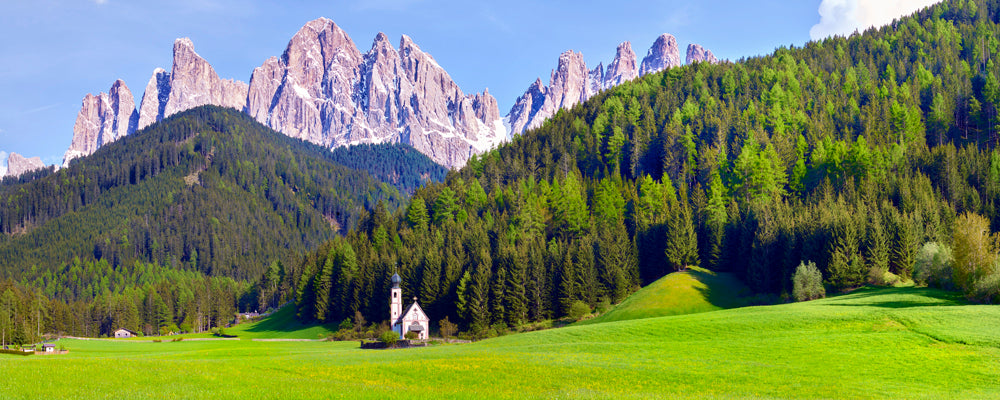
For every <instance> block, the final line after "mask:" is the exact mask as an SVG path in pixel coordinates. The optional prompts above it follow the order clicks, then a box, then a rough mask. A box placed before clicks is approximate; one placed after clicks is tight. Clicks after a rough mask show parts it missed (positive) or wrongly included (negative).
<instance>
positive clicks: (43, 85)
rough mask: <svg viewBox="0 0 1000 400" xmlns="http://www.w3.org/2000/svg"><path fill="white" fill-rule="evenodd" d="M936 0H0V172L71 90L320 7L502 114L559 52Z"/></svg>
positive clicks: (789, 24) (267, 35)
mask: <svg viewBox="0 0 1000 400" xmlns="http://www.w3.org/2000/svg"><path fill="white" fill-rule="evenodd" d="M936 1H937V0H757V1H745V0H700V1H697V0H655V1H632V0H618V1H612V2H609V1H591V0H555V1H533V0H504V1H475V0H344V1H341V0H316V1H313V0H284V1H280V0H273V1H262V0H169V1H161V0H142V1H138V0H131V1H126V0H31V1H23V0H0V38H2V39H0V172H2V169H3V168H4V165H5V163H6V159H7V154H8V152H17V153H19V154H22V155H24V156H27V157H35V156H37V157H41V158H42V160H43V161H44V162H45V163H46V164H60V163H61V162H62V155H63V152H65V151H66V149H67V148H68V147H69V144H70V142H71V140H72V136H73V124H74V122H75V121H76V116H77V113H78V112H79V110H80V105H81V101H82V99H83V97H84V96H85V95H86V94H88V93H93V94H97V93H99V92H107V91H108V89H109V88H110V87H111V84H112V83H113V82H114V81H115V80H116V79H122V80H124V81H125V83H126V84H127V85H128V87H129V89H131V91H132V93H133V95H134V96H135V97H136V105H137V106H138V105H139V104H138V103H139V102H140V100H141V99H142V92H143V90H145V86H146V83H147V82H148V81H149V78H150V75H151V74H152V71H153V69H155V68H157V67H160V68H164V69H167V70H170V68H171V59H172V53H171V51H172V48H173V41H174V39H175V38H179V37H189V38H191V39H192V41H193V42H194V45H195V50H196V51H197V52H198V53H199V54H200V55H201V56H202V57H204V58H205V59H206V60H208V62H209V63H210V64H212V66H213V67H214V68H215V70H216V72H218V74H219V76H220V77H222V78H231V79H236V80H241V81H244V82H249V80H250V73H251V72H252V71H253V69H254V68H255V67H257V66H260V65H261V64H262V63H263V62H264V60H266V59H267V58H268V57H271V56H280V55H281V53H282V52H283V51H284V49H285V47H286V46H287V44H288V40H289V39H291V37H292V35H294V34H295V32H296V31H298V30H299V28H301V27H302V26H303V25H304V24H305V23H306V22H308V21H311V20H313V19H316V18H319V17H327V18H330V19H332V20H333V21H334V22H336V23H337V25H339V26H340V27H341V28H342V29H344V30H345V31H346V32H347V34H348V35H350V36H351V38H352V39H353V40H354V42H355V44H356V45H357V46H358V47H359V49H360V50H361V51H362V52H366V51H367V50H368V49H369V48H370V47H371V44H372V40H373V39H374V38H375V35H376V34H377V33H378V32H384V33H386V34H387V35H389V38H390V39H391V40H392V41H393V43H397V44H398V41H399V38H400V36H401V35H403V34H406V35H409V36H410V37H411V38H413V40H414V42H415V43H416V44H417V45H418V46H420V48H421V49H422V50H424V51H425V52H427V53H430V54H431V55H432V56H433V57H434V58H435V59H436V60H437V62H438V63H439V64H440V65H441V66H442V67H444V68H445V70H447V71H448V73H449V74H450V75H451V77H452V79H454V80H455V82H456V83H458V85H459V86H460V87H461V88H462V90H463V91H464V92H465V93H473V92H480V91H482V90H484V89H486V88H489V91H490V93H491V94H493V96H495V97H496V98H497V101H498V103H499V105H500V114H501V115H505V114H506V113H507V112H508V111H509V109H510V107H511V105H512V104H513V102H514V100H515V99H516V98H517V97H518V96H520V95H521V94H522V93H523V92H524V90H525V89H527V87H528V85H530V84H531V83H532V82H534V80H535V79H536V78H538V77H541V78H542V80H543V82H545V83H548V78H549V74H550V71H551V70H552V69H553V68H555V67H556V63H557V61H558V57H559V54H560V53H562V52H563V51H566V50H569V49H573V50H575V51H578V52H582V53H583V55H584V59H585V61H586V63H587V65H588V66H589V67H591V68H592V67H593V66H595V65H597V63H598V62H604V64H605V65H607V64H608V62H610V61H611V60H612V59H613V58H614V55H615V49H616V47H617V45H618V44H619V43H621V42H623V41H630V42H631V43H632V48H633V50H634V51H635V52H636V54H637V56H638V57H639V59H640V60H641V59H642V57H644V56H645V54H646V51H647V50H648V49H649V47H650V46H651V45H652V44H653V41H654V40H655V39H656V37H657V36H659V35H660V34H661V33H670V34H673V35H674V36H675V37H677V40H678V42H679V45H680V47H681V56H682V57H683V56H684V51H685V48H686V46H687V44H689V43H698V44H701V45H702V46H704V47H706V48H708V49H710V50H711V51H712V52H714V53H715V54H716V56H717V57H719V58H720V59H729V60H734V61H735V60H738V59H740V58H742V57H751V56H756V55H765V54H769V53H771V52H773V51H774V49H775V48H777V47H779V46H789V45H794V46H802V45H803V44H805V43H806V42H808V41H809V40H812V39H821V38H823V37H827V36H830V35H834V34H840V35H847V34H850V33H851V32H853V31H854V30H855V29H861V30H864V29H865V28H866V27H868V26H873V25H882V24H885V23H888V22H891V21H892V19H893V18H896V17H899V16H901V15H904V14H909V13H911V12H913V11H914V10H917V9H919V8H921V7H924V6H926V5H929V4H932V3H934V2H936Z"/></svg>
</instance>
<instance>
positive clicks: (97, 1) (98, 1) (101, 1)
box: [94, 0, 108, 6]
mask: <svg viewBox="0 0 1000 400" xmlns="http://www.w3.org/2000/svg"><path fill="white" fill-rule="evenodd" d="M94 4H97V5H99V6H100V5H104V4H108V0H94Z"/></svg>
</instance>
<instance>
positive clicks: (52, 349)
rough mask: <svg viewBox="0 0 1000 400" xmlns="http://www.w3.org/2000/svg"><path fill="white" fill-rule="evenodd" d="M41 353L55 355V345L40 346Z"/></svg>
mask: <svg viewBox="0 0 1000 400" xmlns="http://www.w3.org/2000/svg"><path fill="white" fill-rule="evenodd" d="M42 351H43V352H45V353H55V351H56V345H54V344H52V343H45V344H43V345H42Z"/></svg>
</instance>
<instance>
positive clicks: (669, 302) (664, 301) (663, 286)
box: [577, 267, 750, 325]
mask: <svg viewBox="0 0 1000 400" xmlns="http://www.w3.org/2000/svg"><path fill="white" fill-rule="evenodd" d="M749 294H750V289H749V288H747V287H746V285H745V284H743V282H741V281H740V280H739V279H737V278H736V277H735V276H733V275H732V274H729V273H725V272H712V271H709V270H706V269H702V268H698V267H694V268H692V269H690V270H687V271H681V272H674V273H671V274H668V275H667V276H664V277H663V278H660V279H659V280H657V281H656V282H653V283H651V284H649V285H647V286H646V287H644V288H642V289H639V291H637V292H635V293H633V294H632V295H631V296H629V297H628V298H627V299H625V301H623V302H621V303H620V304H618V305H616V306H614V307H613V308H612V309H610V310H608V312H606V313H604V314H601V315H600V316H598V317H596V318H592V319H588V320H584V321H580V322H578V323H577V325H587V324H599V323H602V322H613V321H625V320H630V319H642V318H654V317H663V316H668V315H680V314H694V313H700V312H707V311H715V310H721V309H726V308H734V307H741V306H744V305H746V303H747V299H746V298H745V297H746V296H748V295H749Z"/></svg>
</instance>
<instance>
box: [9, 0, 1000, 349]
mask: <svg viewBox="0 0 1000 400" xmlns="http://www.w3.org/2000/svg"><path fill="white" fill-rule="evenodd" d="M998 54H1000V0H981V1H971V0H949V1H945V2H944V3H942V4H938V5H936V6H933V7H930V8H928V9H926V10H924V11H921V12H919V13H917V14H916V15H915V16H913V17H907V18H904V19H902V20H899V21H896V22H894V23H893V24H891V25H890V26H887V27H884V28H881V29H871V30H868V31H866V32H863V33H859V34H855V35H851V36H850V37H846V38H845V37H833V38H829V39H825V40H821V41H816V42H810V43H808V44H806V45H805V46H804V47H787V48H780V49H778V50H776V51H775V52H774V53H773V54H771V55H768V56H763V57H754V58H748V59H742V60H738V61H736V62H722V63H719V64H708V63H698V64H694V65H689V66H685V67H680V68H673V69H670V70H667V71H664V72H661V73H657V74H651V75H646V76H644V77H642V78H640V79H637V80H635V81H632V82H630V83H626V84H623V85H620V86H617V87H615V88H613V89H610V90H607V91H605V92H602V93H601V94H599V95H597V96H595V97H594V98H592V99H591V100H589V101H587V102H585V103H583V104H581V105H578V106H576V107H575V108H573V109H571V110H564V111H560V112H559V113H557V114H556V116H555V117H553V118H552V119H551V120H550V121H548V122H547V123H545V124H544V125H543V126H541V127H540V128H538V129H534V130H532V131H529V132H526V133H525V134H523V135H520V136H517V137H515V138H513V139H512V141H511V142H510V143H508V144H505V145H504V146H502V147H500V148H498V149H495V150H493V151H490V152H488V153H486V154H483V155H481V156H479V157H474V158H473V159H471V160H470V161H469V162H468V164H467V165H466V167H464V168H462V169H461V170H458V171H452V172H449V173H448V174H447V177H446V178H445V179H444V182H440V183H434V182H431V183H428V184H425V185H423V186H421V187H419V188H418V189H416V191H415V192H414V193H413V195H412V197H411V198H409V199H408V200H405V199H404V197H405V196H404V195H401V194H400V192H399V191H398V190H397V189H395V188H393V187H392V186H390V184H382V183H378V182H377V181H376V180H375V179H373V178H371V176H375V177H377V178H378V179H382V180H385V181H387V182H391V183H392V184H396V185H399V186H400V187H402V188H404V189H406V188H410V187H413V186H415V185H416V184H417V183H418V182H420V183H422V182H425V181H427V180H431V181H433V180H435V176H436V175H435V173H436V172H435V169H434V168H431V167H427V166H426V164H419V165H422V166H421V167H417V168H413V169H407V168H405V165H406V163H403V164H402V165H404V167H400V166H397V165H381V164H384V163H381V162H379V163H377V164H380V165H376V166H374V167H373V164H367V165H366V164H365V163H364V162H362V163H361V164H357V163H356V162H357V161H356V160H372V159H378V158H376V157H373V156H368V155H365V154H366V153H365V152H368V151H372V150H371V149H372V148H374V149H376V151H378V146H373V147H371V148H360V149H350V150H340V151H335V152H333V154H332V155H331V154H330V152H329V151H327V150H325V149H322V148H318V147H312V146H311V145H307V144H304V143H301V142H299V141H297V140H294V139H288V138H283V137H280V136H277V135H264V133H263V130H264V128H262V127H259V126H258V125H253V124H252V123H251V122H252V121H250V120H249V118H248V117H245V116H241V115H237V114H235V113H234V114H229V113H226V112H223V111H221V110H219V109H216V108H201V109H196V110H193V111H191V112H188V113H183V114H181V117H180V118H176V119H174V120H172V121H171V122H169V123H163V124H159V125H156V126H154V127H152V128H150V130H148V131H147V132H145V133H140V134H137V135H135V136H134V137H127V138H125V139H123V140H122V143H121V144H119V143H116V144H115V145H111V146H107V147H106V148H102V149H101V150H99V151H98V152H97V153H95V154H94V155H93V156H91V157H88V158H87V159H85V160H82V161H80V162H78V163H75V164H74V165H73V166H71V167H70V168H69V169H68V170H61V171H58V172H54V173H53V172H41V173H37V174H32V175H31V176H29V177H26V178H21V179H20V180H19V181H17V182H14V181H13V180H8V181H5V182H4V184H3V186H0V194H2V196H3V197H2V200H0V201H2V204H3V205H2V207H3V210H2V213H0V231H2V233H3V235H2V237H3V239H2V240H0V259H4V260H12V261H10V262H9V265H5V266H4V269H3V271H2V274H3V275H0V276H2V277H3V278H6V279H7V282H6V283H0V294H2V295H3V297H0V306H3V305H4V304H8V303H6V301H7V300H6V299H7V298H8V295H7V293H10V295H9V298H10V299H11V300H10V303H9V304H13V305H12V307H14V308H15V309H16V310H18V314H17V315H19V316H20V317H19V318H21V319H22V321H21V322H20V323H19V325H18V326H19V327H20V329H21V331H22V335H26V336H30V335H32V334H33V333H32V332H35V333H37V332H42V331H65V332H81V333H84V334H96V333H107V330H106V327H109V326H117V325H121V324H122V323H123V322H122V321H128V322H127V323H128V324H131V325H129V326H136V325H142V326H140V327H139V328H142V329H145V327H148V328H149V331H156V330H158V329H162V328H172V326H170V324H189V325H191V324H197V325H198V326H197V327H195V329H204V328H205V327H206V326H214V325H215V324H218V323H221V321H223V319H221V318H226V313H230V315H231V312H233V311H234V310H235V309H237V308H239V309H264V308H268V307H273V306H276V305H279V304H282V303H284V302H286V301H289V300H294V304H295V306H296V308H297V315H298V317H299V319H300V320H301V321H303V322H336V321H341V320H343V319H345V318H354V317H355V316H356V315H357V314H358V313H360V315H361V316H363V317H364V318H365V319H366V320H368V321H382V320H384V319H385V313H386V310H387V309H388V298H387V296H386V293H388V288H389V285H390V283H389V277H390V276H391V275H392V273H393V272H395V271H398V272H399V274H400V275H401V276H402V277H403V283H402V286H403V292H404V293H405V295H406V297H410V296H417V297H418V298H419V299H420V302H421V304H422V305H423V306H424V309H425V310H427V313H428V314H429V315H430V316H431V317H432V318H433V319H434V320H435V321H437V320H440V319H443V318H445V317H447V318H449V319H450V321H454V322H457V323H458V324H459V327H460V329H462V330H464V331H469V332H471V333H472V335H473V336H482V335H488V334H490V331H502V330H505V329H507V328H508V327H511V326H517V325H521V324H524V323H527V322H533V321H540V320H545V319H550V318H559V317H562V316H565V315H567V314H568V313H569V311H570V308H571V307H573V306H574V305H578V304H580V303H582V304H585V305H586V306H587V307H591V308H593V307H598V306H600V305H602V304H612V303H617V302H619V301H621V300H623V299H624V298H626V297H627V296H628V295H629V294H630V293H632V292H634V291H635V290H636V289H637V288H639V287H640V286H642V285H646V284H649V283H651V282H653V281H654V280H656V279H658V278H660V277H662V276H664V275H665V274H667V273H670V272H673V271H678V270H683V269H685V268H688V267H690V266H700V267H704V268H708V269H710V270H715V271H726V272H732V273H734V274H736V275H737V276H738V277H740V278H741V279H743V280H744V281H745V282H746V283H747V284H748V286H750V287H751V288H752V289H753V290H754V291H755V292H757V293H758V294H760V296H759V299H761V301H783V300H786V299H788V300H790V299H791V298H792V297H794V296H793V294H792V292H793V279H792V276H793V274H794V273H795V271H796V269H797V267H798V266H800V265H809V266H810V267H812V266H813V265H815V268H816V269H818V272H819V274H820V275H821V277H822V283H823V285H824V286H825V287H826V288H827V289H828V291H834V292H836V291H841V290H848V289H852V288H855V287H858V286H860V285H864V284H868V283H873V284H889V283H893V282H897V281H906V280H910V279H914V280H916V281H917V282H918V283H926V284H929V285H934V286H940V287H943V288H946V289H955V290H960V291H962V293H963V294H964V295H965V296H966V297H967V298H969V299H971V300H974V301H981V302H997V301H1000V272H998V268H997V243H996V240H995V239H996V237H995V235H993V234H992V233H991V232H995V231H1000V208H998V207H1000V152H998V150H997V145H998V144H1000V114H998V111H1000V65H998V64H997V63H998V61H997V60H995V59H993V56H995V55H998ZM251 135H257V136H251ZM261 135H264V136H266V138H267V139H266V140H264V139H263V138H264V136H261ZM241 139H242V140H241ZM261 142H264V143H276V144H272V145H266V146H265V145H259V143H261ZM386 151H387V152H391V151H395V150H386ZM393 157H396V156H393ZM122 160H130V161H127V162H125V161H122ZM331 160H339V161H331ZM334 162H341V163H344V164H346V165H348V166H352V167H359V168H362V169H365V170H368V171H369V172H370V173H371V175H368V173H362V172H353V171H352V170H348V169H347V168H343V167H340V166H337V165H334V164H333V163H334ZM414 162H417V163H422V162H423V161H414ZM402 171H411V172H413V171H416V173H415V174H410V175H404V174H403V173H402ZM161 176H163V177H164V178H163V179H160V178H159V177H161ZM121 205H125V206H121ZM230 221H237V222H236V223H232V222H230ZM944 259H948V260H950V261H947V262H939V261H940V260H944ZM177 288H181V289H180V290H178V289H177ZM220 299H221V300H220ZM41 309H45V311H44V312H43V311H40V310H41ZM3 310H4V308H3V307H0V312H2V311H3ZM60 310H68V311H65V313H63V311H60ZM69 315H72V316H69ZM84 316H86V317H84ZM74 318H75V319H74ZM213 318H218V319H213ZM206 319H209V320H212V321H214V322H213V323H209V325H206V324H205V323H204V321H205V320H206ZM109 320H110V321H109ZM32 324H34V325H35V327H36V328H37V329H35V330H32V329H30V327H31V326H32Z"/></svg>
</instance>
